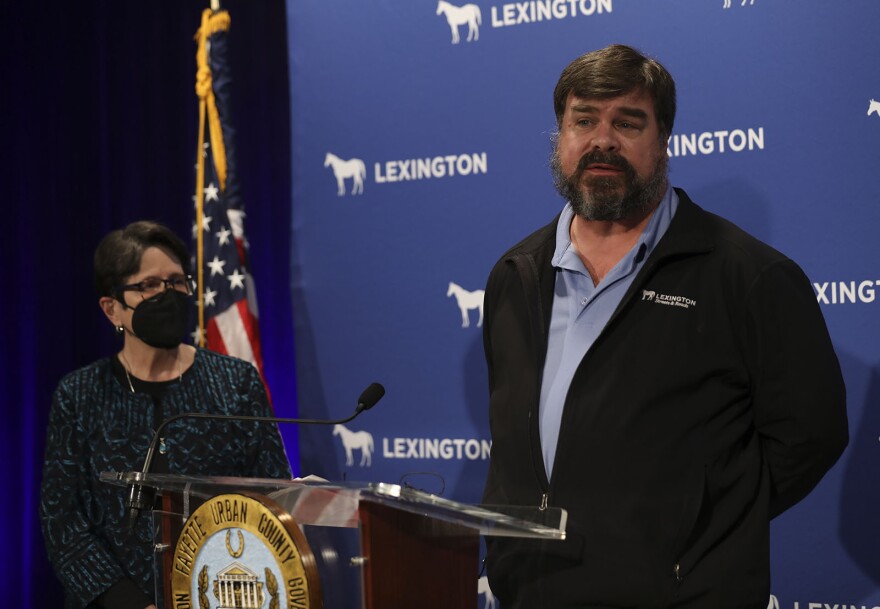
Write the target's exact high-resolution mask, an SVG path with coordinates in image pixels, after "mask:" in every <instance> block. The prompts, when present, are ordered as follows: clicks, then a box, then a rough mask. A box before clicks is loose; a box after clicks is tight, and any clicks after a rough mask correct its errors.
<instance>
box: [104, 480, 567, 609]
mask: <svg viewBox="0 0 880 609" xmlns="http://www.w3.org/2000/svg"><path fill="white" fill-rule="evenodd" d="M101 479H102V480H103V481H105V482H108V483H111V484H117V485H124V486H129V485H131V484H139V485H141V486H143V487H145V488H148V489H151V490H152V491H154V492H155V493H156V494H157V495H158V496H159V497H161V505H162V509H161V510H154V512H153V514H152V516H153V521H154V523H155V547H156V580H157V596H156V598H157V599H159V600H158V601H157V602H158V606H159V609H172V608H173V609H209V608H216V607H220V606H222V607H236V608H256V607H262V606H264V603H266V602H267V601H269V605H267V606H272V607H281V606H286V607H292V608H293V607H296V608H301V609H318V608H322V607H324V608H326V609H386V608H388V607H400V606H419V607H422V608H424V609H433V608H438V609H439V608H440V607H443V608H448V607H457V608H458V607H476V606H477V581H478V577H479V572H480V569H479V547H480V535H487V536H515V537H529V538H540V539H564V538H565V518H566V514H565V512H564V511H563V510H559V509H555V510H554V509H545V510H538V509H537V508H525V507H523V508H515V507H504V508H494V509H492V508H486V507H483V506H474V505H468V504H462V503H458V502H455V501H450V500H447V499H443V498H440V497H437V496H435V495H431V494H428V493H424V492H422V491H417V490H414V489H409V488H402V487H400V486H398V485H390V484H383V483H341V484H337V483H329V482H301V481H288V480H266V479H255V478H225V477H194V476H175V475H170V474H146V475H145V474H142V473H140V472H126V473H121V474H116V473H104V474H102V475H101ZM501 509H503V512H504V513H502V512H501V511H498V510H501ZM282 599H284V600H285V603H284V604H283V605H282V604H281V600H282Z"/></svg>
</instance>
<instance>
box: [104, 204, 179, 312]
mask: <svg viewBox="0 0 880 609" xmlns="http://www.w3.org/2000/svg"><path fill="white" fill-rule="evenodd" d="M154 246H155V247H161V248H164V249H166V250H168V251H169V252H170V253H171V254H172V255H173V256H174V257H175V258H176V259H177V261H178V262H179V263H180V266H182V267H183V272H184V273H185V274H187V275H189V268H190V267H189V264H190V260H189V252H188V251H187V249H186V245H184V244H183V241H181V240H180V238H179V237H178V236H177V235H175V234H174V233H173V232H171V230H170V229H168V228H167V227H165V226H162V225H161V224H159V223H157V222H150V221H147V220H141V221H139V222H132V223H131V224H129V225H128V226H126V227H125V228H122V229H118V230H115V231H113V232H112V233H109V234H108V235H107V236H105V237H104V238H103V239H101V243H99V244H98V248H97V249H96V250H95V288H97V290H98V294H99V295H100V296H111V297H115V296H116V288H118V287H119V286H120V285H122V283H123V282H124V281H125V278H126V277H130V276H132V275H134V274H135V273H137V272H138V270H139V269H140V267H141V258H142V257H143V255H144V250H146V249H147V248H149V247H154Z"/></svg>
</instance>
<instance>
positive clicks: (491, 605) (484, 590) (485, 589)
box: [477, 575, 495, 609]
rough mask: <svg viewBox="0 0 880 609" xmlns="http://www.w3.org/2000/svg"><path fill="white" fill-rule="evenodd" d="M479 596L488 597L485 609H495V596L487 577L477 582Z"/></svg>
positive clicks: (484, 605)
mask: <svg viewBox="0 0 880 609" xmlns="http://www.w3.org/2000/svg"><path fill="white" fill-rule="evenodd" d="M477 594H478V595H479V594H484V595H486V602H485V603H484V604H483V609H495V595H494V594H492V589H491V588H490V587H489V578H488V577H486V576H485V575H484V576H483V577H481V578H480V579H478V580H477Z"/></svg>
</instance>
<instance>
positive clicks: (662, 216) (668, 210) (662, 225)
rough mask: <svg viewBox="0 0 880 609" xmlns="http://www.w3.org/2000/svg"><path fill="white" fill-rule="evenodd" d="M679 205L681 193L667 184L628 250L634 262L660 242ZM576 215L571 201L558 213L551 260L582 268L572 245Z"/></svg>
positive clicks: (572, 268) (557, 264)
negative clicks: (572, 232)
mask: <svg viewBox="0 0 880 609" xmlns="http://www.w3.org/2000/svg"><path fill="white" fill-rule="evenodd" d="M676 209H678V195H677V194H675V191H674V190H673V189H672V187H671V186H668V187H667V189H666V193H665V194H664V195H663V198H662V199H660V203H659V204H658V205H657V208H656V209H655V210H654V212H653V213H652V214H651V217H650V219H649V220H648V223H647V224H646V225H645V228H644V229H643V230H642V234H641V235H640V236H639V240H638V241H637V242H636V244H635V245H633V248H632V249H631V250H630V253H629V254H627V256H628V257H632V258H633V261H632V264H638V263H640V262H641V261H643V260H645V259H646V258H647V257H648V256H649V255H650V254H651V252H652V251H654V247H655V246H656V245H657V242H658V241H660V238H661V237H662V236H663V235H664V233H666V229H667V228H669V224H670V223H671V222H672V217H673V216H674V215H675V210H676ZM574 216H575V213H574V208H573V207H572V206H571V203H566V204H565V207H564V208H563V209H562V213H561V214H560V215H559V221H558V222H557V223H556V249H555V251H554V252H553V258H552V259H551V261H550V264H552V265H553V266H554V267H556V268H561V269H566V270H571V271H579V272H583V271H584V268H583V263H582V262H581V261H580V258H579V257H578V255H577V252H575V250H574V248H573V247H572V246H571V232H570V230H571V221H572V220H573V219H574Z"/></svg>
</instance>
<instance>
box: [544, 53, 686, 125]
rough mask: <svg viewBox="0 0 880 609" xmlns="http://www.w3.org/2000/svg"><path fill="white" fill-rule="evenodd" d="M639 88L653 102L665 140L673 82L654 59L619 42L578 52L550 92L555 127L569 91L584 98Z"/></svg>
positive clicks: (670, 121) (670, 118)
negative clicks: (578, 54) (590, 50)
mask: <svg viewBox="0 0 880 609" xmlns="http://www.w3.org/2000/svg"><path fill="white" fill-rule="evenodd" d="M639 91H642V92H644V93H647V94H648V95H649V96H650V97H651V99H652V100H653V101H654V114H655V115H656V116H657V124H658V127H659V129H660V137H661V139H663V140H664V141H665V140H666V139H667V138H669V136H670V135H671V134H672V124H673V123H674V122H675V81H674V80H673V79H672V76H671V75H670V74H669V72H667V71H666V68H664V67H663V66H662V65H660V63H659V62H658V61H656V60H654V59H651V58H650V57H646V56H644V55H642V54H641V53H640V52H639V51H637V50H636V49H634V48H632V47H628V46H626V45H622V44H613V45H611V46H607V47H605V48H604V49H599V50H598V51H592V52H590V53H587V54H585V55H581V56H580V57H578V58H577V59H575V60H574V61H572V62H571V63H570V64H568V66H566V68H565V69H564V70H563V71H562V74H561V75H560V76H559V82H557V83H556V89H555V90H554V91H553V106H554V109H555V110H556V126H557V128H562V117H563V115H564V114H565V102H566V100H568V94H569V93H574V94H575V95H576V96H577V97H582V98H584V99H610V98H612V97H619V96H621V95H627V94H629V93H633V92H639Z"/></svg>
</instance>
